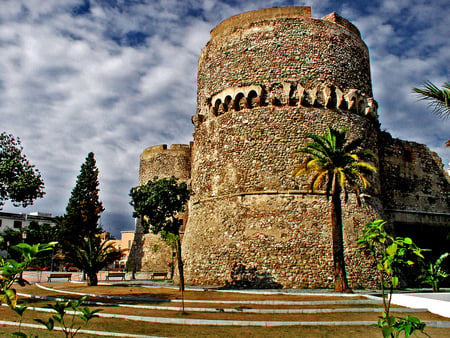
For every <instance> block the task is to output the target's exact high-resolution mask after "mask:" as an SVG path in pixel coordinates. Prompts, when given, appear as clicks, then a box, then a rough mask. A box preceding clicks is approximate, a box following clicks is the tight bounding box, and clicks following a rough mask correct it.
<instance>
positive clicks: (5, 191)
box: [0, 132, 45, 209]
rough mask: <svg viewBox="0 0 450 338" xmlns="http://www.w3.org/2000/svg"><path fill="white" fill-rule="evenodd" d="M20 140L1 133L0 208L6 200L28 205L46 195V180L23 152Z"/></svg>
mask: <svg viewBox="0 0 450 338" xmlns="http://www.w3.org/2000/svg"><path fill="white" fill-rule="evenodd" d="M22 150H23V148H22V147H21V145H20V140H19V139H18V138H17V139H15V138H14V136H13V135H11V134H6V133H5V132H2V133H1V134H0V209H1V207H2V206H3V205H4V204H5V201H7V200H11V202H12V204H13V205H14V206H20V205H22V206H23V207H26V206H28V205H31V204H33V202H34V200H35V199H37V198H40V197H43V196H44V194H45V193H44V181H43V180H42V177H41V174H40V173H39V171H38V170H37V169H36V168H35V167H34V166H33V165H31V164H30V163H29V161H28V159H27V158H26V156H25V155H24V154H23V153H22Z"/></svg>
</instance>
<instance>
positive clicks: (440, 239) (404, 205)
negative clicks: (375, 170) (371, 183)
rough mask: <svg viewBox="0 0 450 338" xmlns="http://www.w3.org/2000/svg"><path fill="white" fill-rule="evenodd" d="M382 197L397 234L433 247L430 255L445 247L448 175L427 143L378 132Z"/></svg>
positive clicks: (449, 214)
mask: <svg viewBox="0 0 450 338" xmlns="http://www.w3.org/2000/svg"><path fill="white" fill-rule="evenodd" d="M380 140H381V142H380V143H381V148H380V167H381V173H380V175H381V178H382V179H381V186H382V199H383V203H384V205H385V211H386V214H387V216H388V217H389V218H390V220H391V222H392V224H393V225H394V230H395V233H396V234H397V235H399V236H408V237H411V238H412V239H413V240H414V242H415V243H417V245H418V246H419V247H421V248H426V249H432V251H431V252H430V253H428V254H427V257H428V258H429V259H437V258H438V257H439V255H440V254H442V253H444V252H446V251H448V247H449V245H450V239H447V236H448V234H449V233H450V177H449V176H448V174H447V173H446V172H445V171H444V170H443V168H444V166H443V164H442V161H441V159H440V158H439V157H438V156H437V154H436V153H434V152H432V151H430V149H428V147H427V146H425V145H423V144H418V143H415V142H408V141H403V140H399V139H394V138H392V137H391V136H390V135H389V134H388V133H382V134H381V135H380Z"/></svg>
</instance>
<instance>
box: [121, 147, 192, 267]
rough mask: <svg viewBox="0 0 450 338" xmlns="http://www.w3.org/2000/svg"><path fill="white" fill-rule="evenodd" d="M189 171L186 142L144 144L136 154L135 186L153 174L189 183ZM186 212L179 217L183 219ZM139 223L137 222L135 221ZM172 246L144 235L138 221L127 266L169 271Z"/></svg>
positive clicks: (188, 154) (149, 178)
mask: <svg viewBox="0 0 450 338" xmlns="http://www.w3.org/2000/svg"><path fill="white" fill-rule="evenodd" d="M190 170H191V146H190V145H187V144H172V145H171V146H170V148H168V147H167V145H165V144H162V145H157V146H152V147H148V148H147V149H145V150H144V151H143V152H142V154H141V156H140V164H139V185H144V184H145V183H147V181H148V180H151V179H153V178H154V177H159V178H169V177H171V176H172V175H173V176H175V177H177V178H178V179H179V180H180V181H183V182H187V183H189V179H190ZM187 215H188V214H187V212H185V213H184V214H183V215H182V217H183V219H184V220H186V219H187ZM138 222H139V221H138ZM172 251H173V250H172V249H171V248H169V246H168V245H167V244H166V243H165V242H164V241H163V240H162V239H161V236H160V235H159V234H156V235H155V234H153V233H151V232H150V233H148V234H144V233H143V229H142V227H141V226H140V224H139V223H138V224H137V226H136V232H135V237H134V241H133V246H132V248H131V252H130V255H129V257H130V258H129V259H128V262H129V265H131V266H129V268H130V269H133V268H135V269H136V270H142V271H171V272H173V266H174V265H173V264H174V259H173V254H172Z"/></svg>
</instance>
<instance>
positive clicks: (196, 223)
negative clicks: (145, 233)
mask: <svg viewBox="0 0 450 338" xmlns="http://www.w3.org/2000/svg"><path fill="white" fill-rule="evenodd" d="M197 104H198V106H197V113H196V115H195V116H193V118H192V121H193V124H194V134H193V135H194V142H193V145H191V146H186V148H184V149H185V153H184V154H188V153H189V157H188V156H184V157H183V161H184V162H183V163H184V164H186V165H185V166H184V167H183V168H185V169H186V170H184V171H183V170H182V173H181V176H180V178H182V179H183V180H186V181H189V182H190V183H191V187H192V190H193V192H194V195H193V197H192V198H191V201H190V203H189V208H188V209H189V217H188V221H187V225H186V229H185V234H184V238H183V258H184V262H185V277H186V282H187V283H188V284H189V283H191V284H203V285H211V284H213V285H224V284H231V285H233V284H234V285H239V283H241V284H249V283H250V284H252V285H254V286H260V287H330V286H331V285H332V284H333V277H332V276H333V273H332V268H333V260H332V250H331V243H332V240H331V226H330V201H329V200H328V199H327V198H326V196H325V194H324V193H323V192H320V191H319V192H315V193H311V192H310V191H309V189H308V184H309V178H308V177H300V178H296V179H294V178H293V177H292V171H293V169H294V168H295V167H296V166H298V164H299V163H300V162H301V161H302V159H303V158H302V157H301V156H299V155H296V154H295V153H294V151H295V150H296V149H298V148H300V147H303V146H305V145H306V144H307V143H308V142H309V140H308V139H306V138H305V135H306V134H308V133H315V134H322V135H323V134H325V133H326V131H327V130H328V127H329V126H332V127H334V128H339V129H341V128H344V127H346V128H349V132H348V136H349V137H350V138H351V139H353V138H359V137H362V138H364V140H365V143H364V144H363V147H364V148H365V149H369V150H371V151H372V152H374V153H375V154H377V155H378V156H379V158H380V161H379V162H378V163H377V165H379V166H380V170H379V173H377V174H376V175H374V177H372V180H371V181H372V182H373V185H374V188H373V189H372V190H370V191H367V192H366V193H365V197H364V203H363V204H362V205H360V206H358V205H357V204H356V198H355V196H350V198H349V201H348V202H347V203H346V204H344V205H343V218H344V237H345V247H346V248H345V255H346V264H347V273H348V279H349V283H350V285H351V286H352V287H354V288H355V287H361V286H362V287H368V286H373V285H375V283H376V281H375V279H376V276H375V274H374V273H373V270H372V268H371V267H370V264H369V262H367V261H366V259H365V258H363V257H362V256H361V255H360V254H359V252H358V251H357V249H356V245H355V240H356V238H357V236H358V233H359V231H360V230H361V229H362V227H363V226H364V224H365V223H366V222H368V221H371V220H374V219H379V218H385V219H390V220H394V221H395V220H396V219H397V220H398V217H400V219H402V220H405V219H407V218H408V217H406V218H405V215H406V216H408V215H410V214H411V213H408V211H407V210H410V209H412V210H413V211H414V212H413V213H412V214H414V215H416V216H417V212H419V213H420V212H423V213H425V214H426V217H428V219H430V217H431V218H433V219H434V220H436V222H437V225H442V224H444V225H445V222H447V221H448V220H449V219H450V217H449V216H450V214H448V210H449V208H450V198H449V196H448V191H449V190H448V188H449V182H448V177H446V176H445V174H443V171H442V168H441V167H439V163H438V162H439V161H438V160H437V159H436V157H435V156H434V155H433V154H431V153H430V152H429V150H427V149H422V148H420V147H417V146H416V144H411V143H407V142H404V141H400V140H392V138H390V137H389V135H387V134H385V133H381V132H380V129H379V123H378V115H377V104H376V102H375V100H374V99H373V98H372V85H371V78H370V65H369V53H368V49H367V46H366V45H365V44H364V42H363V41H362V40H361V37H360V33H359V31H358V29H357V28H356V27H355V26H354V25H352V24H351V23H350V22H349V21H347V20H346V19H344V18H342V17H340V16H339V15H338V14H336V13H332V14H330V15H327V16H325V17H324V18H322V19H315V18H312V17H311V9H310V8H309V7H283V8H269V9H263V10H258V11H252V12H248V13H243V14H240V15H237V16H234V17H231V18H229V19H227V20H225V21H223V22H222V23H220V24H219V25H218V26H217V27H216V28H214V29H213V30H212V31H211V40H210V41H209V42H208V44H207V45H206V47H205V48H204V49H203V51H202V53H201V55H200V59H199V68H198V95H197ZM419 148H420V149H419ZM425 148H426V147H425ZM149 149H156V148H154V147H152V148H149ZM188 149H189V151H188ZM405 149H407V150H408V149H409V151H410V157H409V158H408V159H409V162H411V163H409V162H408V161H405V160H404V159H402V158H401V156H400V158H399V157H398V156H397V155H398V153H400V154H403V152H404V151H405ZM146 152H147V150H146ZM167 152H168V150H167V149H161V151H160V152H158V151H157V152H155V153H153V155H152V156H151V157H148V160H147V161H146V162H143V161H142V157H141V172H140V183H143V182H145V181H146V179H148V178H149V173H150V174H151V175H153V174H154V172H158V173H160V175H158V176H170V175H172V174H175V175H177V171H178V170H177V169H175V172H174V171H173V170H174V168H177V167H176V166H175V165H173V164H172V160H173V158H174V157H170V156H169V157H166V158H167V159H165V158H163V157H161V156H164V155H165V154H167ZM144 153H145V152H144ZM396 154H397V155H396ZM430 159H431V160H430ZM414 161H415V162H414ZM420 161H424V163H425V162H427V161H428V162H427V163H429V161H432V162H433V163H435V164H436V163H437V164H436V165H435V166H434V167H433V168H432V169H430V170H431V171H432V172H433V173H432V175H431V176H432V178H426V180H427V182H429V183H430V184H428V185H427V186H428V187H429V188H430V191H428V194H429V195H430V196H431V195H432V196H433V198H435V201H434V202H433V203H431V202H430V199H427V196H424V194H423V192H420V194H419V192H418V191H416V190H418V189H422V186H421V184H420V183H419V182H418V181H420V180H421V179H422V176H423V175H422V176H417V181H416V182H414V184H415V185H417V184H418V186H419V187H418V188H412V189H411V188H408V189H406V190H408V191H406V190H405V188H404V187H402V186H398V187H397V191H396V192H395V193H392V194H391V193H390V192H389V191H388V190H389V187H390V185H391V184H393V183H392V182H391V181H390V180H392V179H391V178H389V179H384V178H383V175H386V177H387V176H389V175H396V176H395V177H402V175H403V174H404V170H403V168H404V167H407V166H408V167H410V168H411V170H412V171H414V170H416V169H414V168H416V167H418V166H421V163H422V162H420ZM397 162H398V163H397ZM407 162H408V163H407ZM187 163H189V165H187ZM424 165H425V164H424ZM188 168H189V169H188ZM441 172H442V174H441ZM409 174H411V172H409ZM422 174H423V173H422ZM403 176H404V175H403ZM412 177H414V176H412ZM410 178H411V177H410V176H408V177H405V179H406V180H408V179H410ZM393 181H396V180H393ZM404 182H406V181H404ZM406 183H407V182H406ZM423 185H426V183H423ZM445 189H447V190H445ZM404 190H405V191H404ZM422 190H423V189H422ZM446 191H447V192H446ZM416 193H417V194H416ZM415 194H416V195H417V196H419V195H420V198H421V201H422V202H424V203H425V202H426V205H425V206H424V207H423V209H424V210H420V211H419V210H418V209H417V205H418V203H417V199H416V200H415V201H413V199H414V195H415ZM388 196H391V197H392V198H391V199H389V198H388ZM428 197H429V196H428ZM396 210H397V211H398V210H400V211H399V212H397V211H396ZM435 216H438V217H437V218H436V217H435ZM439 217H440V218H439ZM419 218H420V217H415V218H414V221H413V222H416V223H417V222H419V223H420V222H422V221H421V220H420V219H419ZM405 224H409V223H408V221H406V223H405ZM447 224H448V223H447ZM435 225H436V224H435Z"/></svg>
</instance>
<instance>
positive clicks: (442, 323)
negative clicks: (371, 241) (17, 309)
mask: <svg viewBox="0 0 450 338" xmlns="http://www.w3.org/2000/svg"><path fill="white" fill-rule="evenodd" d="M36 285H37V286H38V287H40V288H42V289H45V290H49V291H53V292H60V293H65V294H74V295H81V296H85V295H86V296H92V297H104V298H107V299H119V300H120V299H124V300H125V299H126V300H136V299H139V300H144V301H148V300H150V301H160V302H175V301H176V302H181V300H174V299H161V298H139V297H122V296H104V295H97V294H89V293H81V292H70V291H62V290H58V289H54V288H49V287H45V286H42V285H40V284H36ZM20 295H23V296H30V297H32V298H41V299H54V300H65V299H60V298H53V297H42V296H34V295H25V294H20ZM305 295H308V294H305ZM309 295H310V294H309ZM371 298H372V299H368V300H344V301H338V300H337V301H306V302H305V301H220V300H218V301H202V300H188V301H186V300H185V302H189V301H190V302H195V303H202V302H204V303H209V304H210V303H226V304H233V303H234V304H258V305H261V304H262V305H264V304H266V305H336V304H374V303H379V302H380V300H379V299H373V297H371ZM93 303H95V304H99V305H101V304H104V305H110V304H109V303H101V302H93ZM115 305H118V306H123V307H135V308H149V309H157V310H169V307H167V306H166V307H163V306H148V305H132V304H115ZM32 309H33V310H35V311H46V312H47V311H51V310H50V309H44V308H32ZM172 309H173V310H178V311H179V310H180V308H177V307H170V310H172ZM193 309H195V310H193ZM185 310H189V311H203V310H206V311H211V310H212V311H218V312H225V311H227V312H231V311H233V310H235V311H237V312H247V311H248V310H254V311H265V310H269V311H295V312H290V313H331V312H348V313H351V312H381V311H382V310H383V309H373V308H357V309H217V308H215V309H214V308H213V309H212V308H185ZM393 310H394V309H393ZM296 311H299V312H296ZM397 311H398V312H421V311H422V310H421V309H400V308H399V309H395V312H397ZM69 313H70V312H69ZM259 313H265V312H259ZM266 313H267V312H266ZM268 313H289V312H268ZM99 316H100V317H104V318H120V319H128V320H133V321H143V322H151V323H160V324H178V325H216V326H219V325H220V326H295V325H298V326H318V325H321V326H327V325H328V326H333V325H345V326H346V325H352V326H354V325H375V324H376V322H375V321H248V320H216V319H194V318H169V317H148V316H134V315H122V314H111V313H104V312H102V313H99ZM425 323H427V325H428V326H430V327H441V328H450V322H448V321H425Z"/></svg>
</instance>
